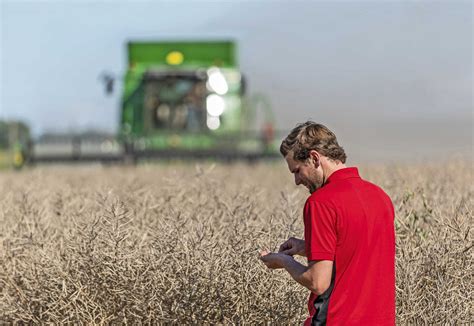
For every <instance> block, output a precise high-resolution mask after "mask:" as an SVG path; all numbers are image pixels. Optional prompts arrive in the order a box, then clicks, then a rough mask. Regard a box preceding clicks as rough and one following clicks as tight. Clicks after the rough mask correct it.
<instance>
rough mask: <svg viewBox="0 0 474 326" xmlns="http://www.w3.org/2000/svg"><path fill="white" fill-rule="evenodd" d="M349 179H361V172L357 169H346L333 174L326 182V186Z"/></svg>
mask: <svg viewBox="0 0 474 326" xmlns="http://www.w3.org/2000/svg"><path fill="white" fill-rule="evenodd" d="M349 178H360V176H359V170H358V169H357V168H356V167H350V168H344V169H340V170H337V171H335V172H333V173H332V174H331V175H330V176H329V178H328V179H327V180H326V183H325V184H328V183H331V182H334V181H337V180H344V179H349Z"/></svg>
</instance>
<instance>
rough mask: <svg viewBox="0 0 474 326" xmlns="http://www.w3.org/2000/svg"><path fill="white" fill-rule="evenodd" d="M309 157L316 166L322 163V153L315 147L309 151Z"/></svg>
mask: <svg viewBox="0 0 474 326" xmlns="http://www.w3.org/2000/svg"><path fill="white" fill-rule="evenodd" d="M309 159H310V160H311V163H312V164H314V166H315V167H316V168H317V167H319V166H320V165H321V155H320V154H319V153H318V152H317V151H315V150H314V149H312V150H310V151H309Z"/></svg>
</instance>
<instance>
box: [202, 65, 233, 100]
mask: <svg viewBox="0 0 474 326" xmlns="http://www.w3.org/2000/svg"><path fill="white" fill-rule="evenodd" d="M207 74H208V76H209V80H208V83H209V87H210V88H211V90H212V91H214V92H216V93H217V94H219V95H224V94H226V93H227V92H228V91H229V85H227V81H226V80H225V77H224V75H223V74H222V73H221V72H220V71H219V69H217V68H211V69H209V70H208V71H207Z"/></svg>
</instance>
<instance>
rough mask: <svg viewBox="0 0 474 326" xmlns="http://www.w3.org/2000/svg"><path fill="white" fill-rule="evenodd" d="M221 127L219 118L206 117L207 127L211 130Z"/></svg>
mask: <svg viewBox="0 0 474 326" xmlns="http://www.w3.org/2000/svg"><path fill="white" fill-rule="evenodd" d="M220 125H221V120H220V119H219V117H213V116H210V115H208V116H207V127H208V128H209V129H211V130H216V129H217V128H219V126H220Z"/></svg>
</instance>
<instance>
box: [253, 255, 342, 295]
mask: <svg viewBox="0 0 474 326" xmlns="http://www.w3.org/2000/svg"><path fill="white" fill-rule="evenodd" d="M260 259H261V260H262V261H263V262H264V263H265V265H266V266H267V267H268V268H272V269H277V268H284V269H286V271H287V272H288V273H289V274H290V275H291V277H292V278H293V279H294V280H295V281H296V282H298V283H300V284H301V285H303V286H304V287H306V288H307V289H309V290H310V291H311V292H313V293H315V294H317V295H321V294H323V293H324V292H326V290H327V289H328V288H329V286H330V285H331V277H332V268H333V262H332V261H331V260H315V261H310V262H309V264H308V266H304V265H302V264H300V263H299V262H297V261H296V260H294V259H293V257H291V256H288V255H285V254H282V253H267V252H265V251H264V252H262V253H261V256H260Z"/></svg>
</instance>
